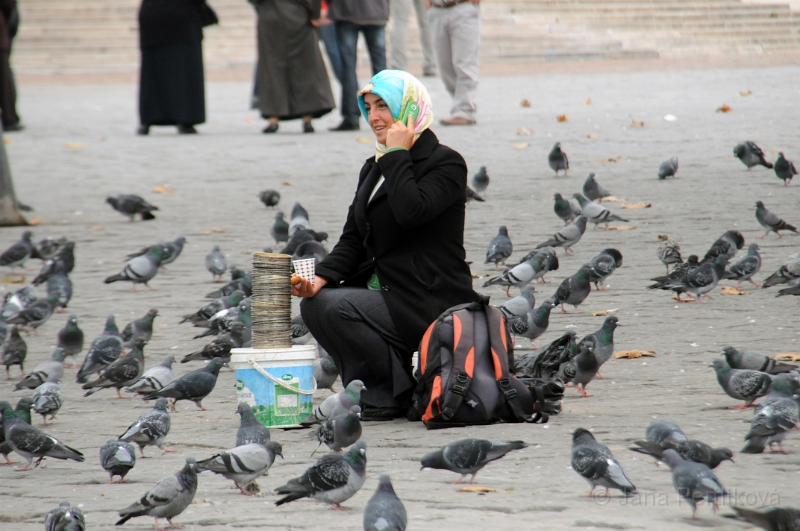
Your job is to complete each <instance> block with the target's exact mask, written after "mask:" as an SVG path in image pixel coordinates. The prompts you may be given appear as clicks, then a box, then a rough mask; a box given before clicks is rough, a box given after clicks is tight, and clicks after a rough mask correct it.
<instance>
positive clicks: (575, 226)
mask: <svg viewBox="0 0 800 531" xmlns="http://www.w3.org/2000/svg"><path fill="white" fill-rule="evenodd" d="M586 221H587V218H586V216H582V215H581V216H578V217H577V219H576V220H575V221H574V222H573V223H572V224H570V225H567V226H566V227H564V228H563V229H561V230H560V231H558V232H556V233H555V234H553V235H552V236H551V237H550V239H549V240H547V241H545V242H542V243H540V244H539V245H537V246H536V248H537V249H542V248H544V247H563V248H564V252H565V253H566V254H572V253H573V252H574V251H572V250H571V249H570V247H572V246H573V245H575V244H576V243H578V242H579V241H580V239H581V237H582V236H583V233H584V232H586Z"/></svg>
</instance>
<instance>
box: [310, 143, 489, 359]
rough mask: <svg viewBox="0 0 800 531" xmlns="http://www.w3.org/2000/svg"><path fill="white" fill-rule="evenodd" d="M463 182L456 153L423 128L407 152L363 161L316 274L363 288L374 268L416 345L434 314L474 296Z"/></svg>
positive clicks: (389, 303) (408, 341) (404, 334)
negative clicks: (343, 217)
mask: <svg viewBox="0 0 800 531" xmlns="http://www.w3.org/2000/svg"><path fill="white" fill-rule="evenodd" d="M381 174H382V175H383V176H384V177H385V179H386V180H385V181H384V183H383V185H382V186H381V187H380V188H379V189H378V191H377V192H376V193H375V196H374V197H373V198H372V201H370V202H369V203H368V200H369V196H370V194H371V193H372V190H373V188H374V186H375V184H376V183H377V182H378V180H379V179H380V176H381ZM466 188H467V165H466V163H465V162H464V159H463V158H462V157H461V155H459V154H458V153H457V152H455V151H453V150H452V149H450V148H448V147H447V146H444V145H442V144H440V143H439V140H438V139H437V138H436V135H434V134H433V132H432V131H430V130H426V131H424V132H423V133H422V134H421V135H420V137H419V139H418V140H417V141H416V142H415V143H414V146H413V147H412V148H411V150H410V151H393V152H391V153H387V154H386V155H384V156H383V157H381V158H380V159H378V161H377V162H376V161H375V158H374V157H371V158H369V159H367V161H366V163H365V164H364V167H363V168H361V175H360V176H359V179H358V188H357V190H356V195H355V199H354V200H353V203H352V204H351V205H350V210H349V211H348V213H347V221H346V222H345V224H344V229H343V230H342V236H341V237H340V238H339V242H338V243H337V244H336V246H335V247H334V248H333V250H332V251H331V253H330V254H329V255H328V256H327V258H325V259H324V260H323V261H322V262H321V263H320V264H319V265H318V266H317V268H316V273H317V274H318V275H319V276H321V277H323V278H325V279H326V280H328V282H329V284H328V285H330V286H332V287H335V286H336V285H343V286H352V287H366V284H367V280H368V279H369V277H370V276H371V275H372V273H373V272H374V271H376V272H377V273H378V278H379V280H380V283H381V288H382V290H383V296H384V298H385V299H386V304H387V306H388V307H389V312H390V313H391V314H392V318H393V320H394V322H395V325H396V326H397V329H398V331H399V333H400V335H401V337H402V338H403V340H404V341H405V343H406V345H407V346H408V347H409V349H410V351H413V350H416V349H417V347H418V345H419V342H420V340H421V339H422V336H423V334H424V333H425V330H427V328H428V326H430V324H431V323H432V322H433V321H435V320H436V318H437V317H439V315H440V314H441V313H442V312H444V311H445V310H446V309H448V308H450V307H452V306H455V305H457V304H463V303H466V302H474V301H477V300H479V298H480V296H479V295H478V294H477V293H475V292H474V291H473V289H472V275H471V273H470V269H469V266H468V265H467V263H466V262H465V258H466V252H465V251H464V213H465V204H466Z"/></svg>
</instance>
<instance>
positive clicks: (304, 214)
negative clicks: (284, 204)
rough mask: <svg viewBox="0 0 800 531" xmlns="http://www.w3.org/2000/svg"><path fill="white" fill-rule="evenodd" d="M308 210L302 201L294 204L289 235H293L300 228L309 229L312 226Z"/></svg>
mask: <svg viewBox="0 0 800 531" xmlns="http://www.w3.org/2000/svg"><path fill="white" fill-rule="evenodd" d="M310 219H311V218H310V217H309V215H308V211H306V209H305V208H303V206H302V205H301V204H300V203H295V204H294V206H292V215H291V218H290V220H289V236H292V235H293V234H294V233H295V232H297V231H298V230H303V229H305V230H308V229H310V228H311V223H309V220H310Z"/></svg>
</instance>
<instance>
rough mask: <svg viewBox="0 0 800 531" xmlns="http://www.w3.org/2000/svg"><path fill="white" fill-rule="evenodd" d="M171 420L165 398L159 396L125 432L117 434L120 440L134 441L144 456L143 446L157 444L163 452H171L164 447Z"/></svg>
mask: <svg viewBox="0 0 800 531" xmlns="http://www.w3.org/2000/svg"><path fill="white" fill-rule="evenodd" d="M170 426H171V421H170V418H169V412H168V411H167V399H166V398H159V399H158V400H156V405H155V406H153V409H152V410H150V411H148V412H147V413H145V414H144V415H142V416H140V417H139V418H138V419H136V422H134V423H133V424H131V425H130V426H128V429H127V430H125V433H123V434H122V435H120V436H119V440H120V441H125V442H131V443H136V444H137V445H138V446H139V452H141V454H142V457H144V448H145V446H158V447H159V448H160V449H161V450H162V451H163V452H172V451H173V450H171V449H170V448H165V447H164V439H166V438H167V434H169V428H170Z"/></svg>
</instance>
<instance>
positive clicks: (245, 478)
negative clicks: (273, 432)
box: [197, 441, 283, 495]
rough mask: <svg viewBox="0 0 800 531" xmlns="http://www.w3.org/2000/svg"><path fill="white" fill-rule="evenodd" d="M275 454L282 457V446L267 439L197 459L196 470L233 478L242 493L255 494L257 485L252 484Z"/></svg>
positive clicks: (268, 465)
mask: <svg viewBox="0 0 800 531" xmlns="http://www.w3.org/2000/svg"><path fill="white" fill-rule="evenodd" d="M277 455H279V456H281V458H283V447H282V446H281V444H280V443H277V442H275V441H267V443H266V444H264V445H261V444H258V443H250V444H245V445H242V446H236V447H235V448H231V449H230V450H226V451H224V452H220V453H218V454H214V455H212V456H211V457H209V458H208V459H204V460H202V461H198V462H197V470H198V471H201V472H202V471H204V470H209V471H211V472H213V473H215V474H219V475H221V476H223V477H225V478H228V479H230V480H233V482H234V483H235V484H236V486H237V487H238V488H239V490H240V491H242V494H245V495H249V494H255V493H256V492H258V489H257V486H256V485H254V483H255V481H256V479H258V478H259V477H260V476H263V475H264V474H266V473H267V471H268V470H269V468H270V467H271V466H272V463H274V462H275V456H277Z"/></svg>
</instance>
